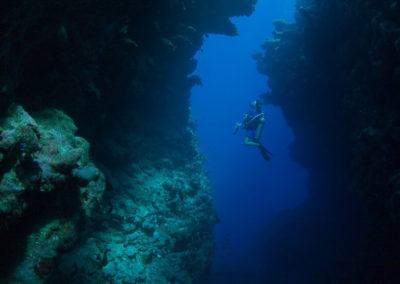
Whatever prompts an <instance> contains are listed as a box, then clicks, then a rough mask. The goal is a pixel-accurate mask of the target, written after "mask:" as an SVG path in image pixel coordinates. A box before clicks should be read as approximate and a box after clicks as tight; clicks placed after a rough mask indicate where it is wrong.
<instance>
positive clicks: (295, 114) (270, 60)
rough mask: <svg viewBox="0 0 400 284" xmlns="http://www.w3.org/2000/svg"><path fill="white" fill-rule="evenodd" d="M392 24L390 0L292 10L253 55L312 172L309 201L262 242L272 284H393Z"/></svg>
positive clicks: (398, 172)
mask: <svg viewBox="0 0 400 284" xmlns="http://www.w3.org/2000/svg"><path fill="white" fill-rule="evenodd" d="M399 14H400V2H399V1H393V0H391V1H374V0H368V1H346V0H343V1H334V0H319V1H317V0H298V1H297V4H296V15H295V18H296V21H295V23H293V24H287V23H285V22H284V21H277V22H275V31H274V38H272V39H267V40H266V41H265V42H264V44H263V48H264V49H265V52H264V53H263V54H257V55H255V59H256V60H257V61H258V69H259V71H260V72H261V73H264V74H266V75H268V77H269V79H268V84H269V86H270V88H271V91H270V92H268V93H266V94H264V95H263V98H264V100H265V103H267V104H274V105H279V106H281V107H282V109H283V112H284V114H285V116H286V118H287V120H288V122H289V124H290V125H291V127H292V128H293V131H294V133H295V136H296V141H295V142H294V143H293V144H292V145H291V156H292V158H293V159H294V160H296V161H297V162H299V163H300V164H301V165H303V166H305V167H306V168H307V169H308V170H309V172H310V178H309V181H308V187H309V190H310V200H309V201H307V202H306V203H305V204H304V205H303V206H302V207H301V208H299V209H297V210H295V212H286V213H285V214H282V216H280V217H279V218H278V219H277V220H276V222H274V224H272V225H271V228H270V229H269V230H268V232H267V233H266V236H265V246H266V249H267V250H268V253H269V254H270V256H271V257H272V258H274V259H273V260H274V263H273V264H272V263H271V265H272V266H271V267H273V266H275V268H276V269H275V270H274V269H271V270H270V271H271V274H270V277H271V278H272V279H274V280H275V281H281V282H273V283H288V282H284V281H283V279H286V278H285V277H290V276H287V275H288V274H292V275H297V277H299V278H298V279H300V280H299V281H303V282H301V283H314V282H315V283H322V282H321V281H328V282H326V283H331V281H333V282H335V283H378V282H379V283H393V282H398V281H399V279H400V277H399V274H398V271H399V268H400V262H399V256H398V255H399V245H398V242H399V236H400V235H399V217H400V150H399V149H400V148H399V146H398V145H399V144H400V111H399V110H400V96H399V93H400V18H399ZM354 192H355V193H356V194H355V195H357V196H358V197H361V198H356V197H354V196H353V194H352V193H354ZM357 200H362V202H358V201H357ZM362 203H364V204H365V203H366V204H367V208H368V211H369V212H373V214H371V213H366V211H365V208H364V206H363V204H362ZM289 236H293V237H289ZM279 239H280V240H281V242H279V241H278V240H279ZM282 239H283V240H284V241H282ZM278 244H279V245H280V248H277V247H275V248H274V247H273V246H274V245H276V246H277V245H278ZM289 255H291V256H290V257H289ZM283 264H285V265H286V266H288V265H289V266H291V268H290V271H291V272H292V273H286V276H285V270H284V269H283ZM282 281H283V282H282ZM318 281H320V282H318ZM346 281H347V282H346ZM349 281H350V282H349ZM298 283H300V282H298Z"/></svg>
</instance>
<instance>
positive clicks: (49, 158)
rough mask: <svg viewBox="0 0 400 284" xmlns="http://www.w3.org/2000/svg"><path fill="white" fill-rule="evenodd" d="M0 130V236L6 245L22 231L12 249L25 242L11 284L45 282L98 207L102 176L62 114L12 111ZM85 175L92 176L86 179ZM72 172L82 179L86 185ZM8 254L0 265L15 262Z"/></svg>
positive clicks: (80, 139)
mask: <svg viewBox="0 0 400 284" xmlns="http://www.w3.org/2000/svg"><path fill="white" fill-rule="evenodd" d="M0 126H1V133H0V135H1V140H0V152H1V153H2V156H3V159H2V160H1V162H0V172H1V175H0V220H1V222H2V224H1V227H0V235H1V237H2V238H4V239H6V238H8V237H9V236H8V234H11V235H12V234H14V233H15V232H14V230H19V228H20V227H21V226H26V228H24V230H23V231H22V232H20V234H21V236H19V237H20V238H21V240H17V241H16V243H15V244H13V245H12V247H13V246H19V245H23V243H24V240H23V238H24V237H27V238H28V241H27V243H26V244H24V245H23V246H26V250H27V252H25V257H23V258H22V260H20V264H19V265H18V266H17V268H15V273H14V278H13V279H14V281H16V282H14V283H28V282H29V283H36V282H40V281H42V280H43V281H44V280H45V279H46V277H47V276H49V275H50V274H51V273H52V272H53V267H54V262H55V261H56V258H57V256H58V254H59V252H60V251H63V250H64V251H65V250H68V249H71V248H72V247H73V245H74V243H75V241H76V239H77V230H76V225H77V224H78V222H79V220H80V219H81V217H80V216H81V215H83V216H85V215H86V216H89V215H90V214H91V213H92V211H93V209H94V207H95V205H97V204H99V202H100V200H101V197H102V195H103V192H104V189H105V180H104V176H103V174H102V173H101V172H100V171H99V170H98V169H97V168H96V167H95V166H94V165H93V164H92V163H91V162H90V161H89V158H88V157H89V152H88V151H89V145H88V142H86V141H85V140H84V139H82V138H80V137H76V136H75V132H76V130H77V128H76V126H75V124H74V123H73V121H72V120H71V119H70V118H69V117H68V116H66V115H65V114H64V113H62V112H61V111H57V110H47V111H44V112H40V113H37V114H35V115H34V116H33V117H32V116H30V115H29V114H28V113H27V112H26V111H24V109H23V108H22V107H21V106H18V105H12V106H11V107H10V108H9V109H8V112H7V114H6V116H4V117H2V118H1V120H0ZM87 169H90V171H91V172H95V174H86V175H84V174H83V173H85V171H88V170H87ZM74 172H75V173H76V172H78V173H81V174H80V175H79V176H80V177H81V178H82V177H85V183H82V182H81V181H80V180H79V179H77V178H76V174H75V175H74ZM63 210H65V211H64V212H63ZM47 219H50V221H46V220H47ZM51 219H53V220H51ZM10 237H11V236H10ZM18 239H19V238H18ZM1 246H2V248H3V245H1ZM7 252H8V250H6V252H5V254H4V255H2V256H1V258H2V259H4V258H6V257H12V258H13V259H15V258H18V257H19V256H18V255H13V256H10V255H8V254H7ZM2 262H3V260H2Z"/></svg>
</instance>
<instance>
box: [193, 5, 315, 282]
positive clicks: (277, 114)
mask: <svg viewBox="0 0 400 284" xmlns="http://www.w3.org/2000/svg"><path fill="white" fill-rule="evenodd" d="M293 14H294V0H281V1H267V0H259V2H258V4H257V7H256V11H255V13H254V14H253V15H252V16H250V17H241V18H234V19H233V21H234V23H235V24H236V25H237V28H238V31H239V33H240V35H239V36H237V37H227V36H222V35H209V37H208V38H206V41H205V43H204V45H203V48H202V51H200V52H199V53H198V54H197V56H196V58H197V60H198V61H199V63H198V67H197V70H196V72H195V74H197V75H199V76H200V77H201V79H202V82H203V86H199V87H196V88H194V89H193V90H192V114H193V116H194V117H195V118H196V120H197V122H198V130H197V134H198V136H199V138H200V147H201V150H202V152H203V153H204V155H205V156H206V157H207V163H206V168H207V170H209V172H210V177H211V182H212V185H213V198H214V206H215V208H216V210H217V213H218V216H219V218H220V220H221V222H220V223H219V224H218V225H217V226H216V227H215V240H216V243H217V251H216V255H215V259H214V264H213V268H212V273H211V275H212V276H211V279H210V282H213V283H224V282H226V283H229V281H231V280H232V279H230V277H231V278H234V279H237V281H256V280H254V279H262V273H263V272H262V269H261V267H263V262H264V259H263V257H264V256H262V255H261V254H258V253H257V248H256V247H253V246H252V244H254V243H256V241H257V239H258V238H259V237H260V234H262V232H263V231H264V229H265V228H266V226H267V225H268V223H269V221H270V220H271V219H272V218H273V217H274V216H276V215H277V214H278V213H279V212H282V211H283V210H285V209H289V208H294V207H297V206H298V205H299V204H300V203H301V202H302V201H303V200H305V199H306V198H307V191H306V188H305V185H304V182H305V180H306V179H307V172H306V171H305V170H304V169H302V168H301V167H300V166H299V165H297V164H296V163H294V162H293V161H291V159H290V157H289V153H288V145H289V144H290V143H291V141H293V139H294V136H293V133H292V131H291V129H290V127H289V126H288V125H287V123H286V121H285V118H284V117H283V115H282V112H281V110H280V108H278V107H273V106H264V108H263V109H264V112H265V113H266V114H267V123H266V126H265V129H264V133H263V137H262V139H261V142H262V143H263V145H264V146H266V147H267V148H268V149H269V150H270V151H271V152H272V153H273V155H272V160H271V162H269V163H267V162H265V161H264V160H263V158H262V156H261V155H260V153H259V151H258V149H256V148H252V147H246V146H244V144H243V140H244V131H243V130H241V131H240V132H239V133H238V135H236V136H233V135H232V132H233V130H234V125H235V122H239V121H241V119H242V115H243V113H244V112H246V111H247V110H248V109H249V106H248V104H249V102H250V101H252V100H255V99H257V98H258V96H259V95H260V94H262V93H264V92H266V91H267V90H268V89H267V78H266V77H265V76H263V75H261V74H259V73H258V72H257V68H256V62H255V60H253V59H252V58H251V55H252V54H253V53H255V52H258V51H260V50H261V48H260V46H261V44H262V42H263V41H264V40H265V39H266V38H267V37H272V34H271V32H272V30H273V24H272V23H273V22H274V21H275V20H277V19H285V20H286V21H287V22H292V21H293ZM252 279H253V280H252ZM230 283H233V282H230ZM237 283H239V282H237Z"/></svg>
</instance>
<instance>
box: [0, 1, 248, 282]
mask: <svg viewBox="0 0 400 284" xmlns="http://www.w3.org/2000/svg"><path fill="white" fill-rule="evenodd" d="M254 2H255V1H254V0H234V1H228V0H217V1H214V0H213V1H211V0H167V1H165V0H162V1H161V0H159V1H143V0H134V1H106V0H100V1H92V0H82V1H63V0H57V1H28V0H26V1H25V0H23V1H19V2H18V3H16V2H15V1H10V0H4V1H0V31H1V32H0V42H1V45H0V111H1V113H2V115H1V117H2V118H3V120H2V124H1V127H2V129H1V137H2V140H0V168H1V186H2V188H1V190H0V195H1V197H2V198H1V201H0V208H1V212H0V215H1V222H2V223H1V228H0V230H1V247H2V248H3V247H4V248H6V247H7V243H9V242H11V240H12V243H13V244H14V245H12V246H11V247H9V248H7V250H6V254H2V256H0V259H1V263H2V265H1V276H0V277H1V278H2V279H6V280H9V281H11V282H12V283H28V282H29V283H35V282H37V283H40V282H45V281H50V282H52V283H199V282H200V281H201V280H202V279H203V278H204V277H205V275H206V273H207V270H208V268H209V265H210V263H211V259H212V254H213V238H212V227H213V225H214V224H215V222H216V218H215V213H214V210H213V208H212V201H211V188H210V185H209V181H208V177H207V175H206V173H205V172H204V170H203V157H202V155H201V154H200V153H199V151H198V145H197V140H196V138H195V136H194V134H193V130H194V127H195V123H194V122H193V121H192V119H191V118H190V110H189V96H190V89H191V87H192V86H193V85H195V84H199V83H201V81H200V79H199V78H198V77H196V76H189V74H190V73H192V72H193V71H194V69H195V67H196V61H195V60H194V59H193V56H194V54H195V53H196V52H197V51H198V50H199V49H200V47H201V44H202V42H203V37H204V36H206V35H207V34H208V33H223V34H227V35H235V34H236V28H235V26H234V25H233V24H232V23H231V22H230V20H229V17H231V16H238V15H249V14H250V13H251V12H252V10H253V4H254ZM15 103H17V104H18V105H21V106H22V107H23V108H24V109H25V110H26V111H25V110H23V109H22V107H15V106H14V104H15ZM10 107H11V108H10ZM13 109H17V110H19V111H20V112H21V117H22V118H23V119H22V120H21V121H17V122H15V123H14V122H13V123H11V122H10V121H12V120H10V118H8V117H9V116H10V114H9V113H10V112H11V113H13ZM46 109H58V110H51V111H44V110H46ZM36 113H37V115H36ZM66 114H68V115H69V116H71V117H72V119H73V120H74V122H75V123H76V126H77V127H75V125H74V123H73V122H72V120H71V118H69V117H68V116H67V115H66ZM64 128H65V129H64ZM76 130H78V133H79V135H80V136H82V137H85V139H87V140H88V141H89V142H90V145H91V149H92V158H93V160H94V161H95V164H96V166H94V164H93V163H92V162H91V161H90V159H89V153H88V151H89V143H88V142H86V140H84V139H82V138H79V137H76V136H75V134H74V132H75V131H76ZM41 131H42V132H41ZM60 131H61V132H62V133H61V134H60ZM3 138H6V139H3ZM8 138H10V141H9V140H7V139H8ZM82 159H83V160H84V161H85V162H82ZM100 169H101V170H100ZM103 173H104V176H105V181H104V177H103ZM105 182H106V184H107V190H106V192H105V194H104V196H105V197H104V198H103V199H102V201H101V202H100V199H101V198H100V197H101V196H102V194H103V189H104V183H105ZM100 183H103V184H100ZM50 200H53V201H54V202H50ZM83 221H85V222H83ZM26 224H29V226H25V225H26ZM16 234H17V235H18V238H17V239H13V236H15V235H16ZM78 236H79V238H78ZM66 251H68V253H66ZM3 263H6V264H7V265H3Z"/></svg>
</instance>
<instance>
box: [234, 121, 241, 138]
mask: <svg viewBox="0 0 400 284" xmlns="http://www.w3.org/2000/svg"><path fill="white" fill-rule="evenodd" d="M240 126H242V124H241V123H240V122H236V124H235V130H234V131H233V133H232V134H233V135H236V134H237V133H238V131H239V128H240Z"/></svg>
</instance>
